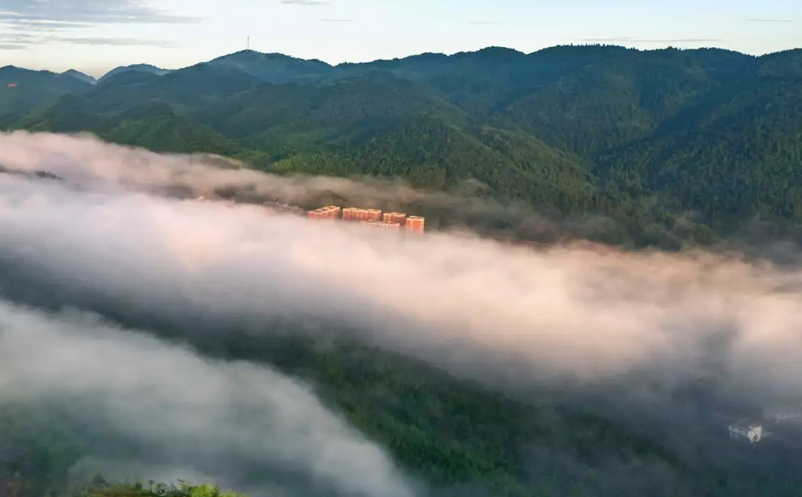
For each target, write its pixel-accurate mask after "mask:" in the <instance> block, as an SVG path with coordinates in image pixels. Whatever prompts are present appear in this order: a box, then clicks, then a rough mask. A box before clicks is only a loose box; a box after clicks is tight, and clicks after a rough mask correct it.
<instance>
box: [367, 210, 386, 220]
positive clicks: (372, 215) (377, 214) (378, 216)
mask: <svg viewBox="0 0 802 497" xmlns="http://www.w3.org/2000/svg"><path fill="white" fill-rule="evenodd" d="M367 213H368V220H369V221H381V220H382V211H381V209H367Z"/></svg>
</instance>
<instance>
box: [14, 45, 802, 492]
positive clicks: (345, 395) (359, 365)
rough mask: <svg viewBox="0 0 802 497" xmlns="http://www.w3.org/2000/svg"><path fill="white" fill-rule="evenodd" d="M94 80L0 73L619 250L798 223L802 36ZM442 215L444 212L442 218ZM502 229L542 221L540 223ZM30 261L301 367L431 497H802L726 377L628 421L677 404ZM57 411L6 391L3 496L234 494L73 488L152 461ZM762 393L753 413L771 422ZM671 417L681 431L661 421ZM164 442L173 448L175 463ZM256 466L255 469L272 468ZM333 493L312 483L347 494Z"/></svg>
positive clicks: (148, 69)
mask: <svg viewBox="0 0 802 497" xmlns="http://www.w3.org/2000/svg"><path fill="white" fill-rule="evenodd" d="M82 79H85V78H78V77H75V75H74V74H67V73H65V74H61V75H58V74H55V73H51V72H46V71H28V70H25V69H19V68H15V67H5V68H2V69H0V83H2V86H0V92H2V93H1V94H0V128H4V129H5V128H10V129H27V130H35V131H53V132H79V131H90V132H93V133H96V134H97V135H99V136H100V137H102V138H103V139H105V140H109V141H113V142H116V143H121V144H129V145H136V146H142V147H146V148H149V149H152V150H155V151H160V152H208V153H217V154H223V155H227V156H231V157H234V158H237V159H241V160H244V161H246V162H248V163H249V164H250V165H251V166H253V167H255V168H258V169H260V170H264V171H270V172H273V173H279V174H285V173H308V174H320V175H338V176H352V175H365V174H367V175H373V176H384V177H401V178H404V179H406V180H407V181H409V182H410V183H411V184H413V185H414V186H416V187H418V188H421V189H426V190H438V191H439V190H445V191H450V192H452V193H453V194H454V195H464V191H465V188H467V187H470V186H471V185H474V186H475V185H476V184H477V183H481V184H482V185H484V186H486V187H487V188H471V189H470V193H469V194H470V195H474V196H482V195H483V196H487V197H491V198H493V199H495V200H498V201H499V202H500V203H502V204H505V205H508V204H509V205H513V206H514V207H515V209H512V208H510V211H514V210H517V212H520V211H523V210H526V209H528V210H526V213H539V214H543V215H547V216H552V217H554V218H555V219H559V220H560V221H564V226H566V227H567V228H566V229H569V230H570V229H575V228H576V227H577V226H579V227H580V228H581V227H582V226H583V225H582V223H583V222H588V223H592V222H593V220H595V219H598V218H600V217H603V216H607V217H608V218H611V219H612V220H613V221H614V223H607V224H605V223H600V224H602V226H601V227H599V228H598V229H597V230H596V231H592V230H591V231H592V232H590V235H591V236H592V237H596V238H598V239H600V240H603V241H608V242H611V243H631V244H635V245H650V244H653V245H658V246H661V247H667V248H676V247H679V246H680V245H681V244H682V243H683V242H686V241H691V242H697V243H708V242H714V241H716V239H717V237H719V236H722V235H726V234H729V233H732V232H734V231H737V230H739V229H740V228H741V226H743V224H744V223H746V222H748V221H750V220H751V219H754V218H755V217H756V216H759V217H760V218H761V219H768V220H770V221H772V222H774V223H777V226H791V227H793V226H794V223H798V222H799V221H802V197H800V194H801V192H800V188H799V187H797V184H798V181H797V180H798V179H800V172H799V171H800V166H802V90H800V89H802V50H794V51H787V52H782V53H776V54H771V55H767V56H762V57H752V56H748V55H744V54H740V53H736V52H731V51H726V50H719V49H700V50H677V49H666V50H654V51H639V50H630V49H625V48H622V47H614V46H561V47H553V48H549V49H545V50H541V51H538V52H535V53H532V54H525V53H521V52H518V51H515V50H510V49H505V48H500V47H491V48H487V49H484V50H480V51H477V52H470V53H459V54H455V55H451V56H446V55H442V54H421V55H416V56H412V57H407V58H403V59H395V60H385V61H376V62H371V63H364V64H341V65H337V66H332V65H329V64H326V63H324V62H321V61H316V60H301V59H297V58H293V57H288V56H285V55H281V54H261V53H257V52H253V51H244V52H238V53H235V54H230V55H227V56H224V57H220V58H217V59H214V60H212V61H209V62H205V63H200V64H196V65H193V66H191V67H187V68H184V69H180V70H174V71H167V70H162V69H158V68H155V67H153V66H146V65H137V66H128V67H126V68H118V69H116V70H114V71H112V73H110V74H108V75H106V76H105V77H104V78H101V79H100V81H99V82H97V84H94V85H93V84H91V82H90V81H85V80H82ZM0 166H2V150H0ZM466 185H467V187H466ZM522 205H523V206H525V208H526V209H525V208H524V207H521V206H522ZM415 212H417V211H415ZM426 215H427V226H428V223H429V219H433V220H434V221H438V218H437V216H438V215H440V214H435V215H433V218H429V217H428V216H429V213H428V212H427V213H426ZM510 217H512V214H510ZM443 218H444V219H445V221H444V224H445V222H446V221H448V219H446V218H447V216H446V215H445V214H443ZM114 221H115V222H116V220H114ZM494 222H497V223H498V225H497V226H494V227H495V228H497V229H504V230H509V231H515V232H516V233H517V234H519V235H520V236H539V235H541V234H540V233H538V232H537V230H538V229H539V228H537V227H532V226H531V225H526V223H521V225H520V226H518V225H516V224H515V223H514V222H513V221H511V220H510V219H506V218H505V219H494ZM433 225H436V222H435V223H433ZM610 226H611V227H610ZM608 227H609V229H608ZM580 228H576V229H580ZM581 229H585V228H581ZM561 234H562V233H557V234H556V235H555V236H559V235H561ZM583 234H585V235H587V234H588V231H583ZM260 254H261V252H260ZM21 266H22V265H21V263H20V261H19V260H18V259H15V258H13V257H8V256H6V257H3V258H0V276H2V278H0V291H2V293H3V298H8V299H10V300H13V301H18V302H22V303H25V304H26V305H29V306H32V307H34V308H39V307H41V308H50V307H52V310H55V309H61V308H64V307H65V306H66V307H78V308H81V309H82V310H86V311H89V312H93V313H97V314H98V315H100V316H103V317H104V318H105V319H108V320H110V321H111V322H113V323H115V325H120V326H121V327H123V328H126V329H129V328H130V329H141V330H148V333H152V334H153V335H156V336H158V337H159V338H164V339H170V340H176V341H182V340H184V339H186V337H187V336H190V335H191V336H192V337H193V339H192V342H191V343H190V344H189V345H191V346H192V349H193V350H197V352H198V354H199V355H200V354H202V355H203V356H204V357H205V358H214V359H219V360H221V361H229V362H233V361H239V362H245V361H248V362H251V363H255V364H269V365H271V366H272V367H275V368H276V369H277V370H278V371H281V372H282V373H283V374H286V375H291V376H292V377H294V378H299V379H301V380H303V381H304V382H306V383H308V384H309V385H311V386H312V387H313V389H314V392H315V394H316V395H318V396H319V398H320V399H321V402H323V403H324V404H325V405H326V407H327V408H330V409H331V410H332V411H335V412H337V413H338V414H341V415H342V417H343V418H344V419H345V420H346V421H347V423H348V424H349V425H351V426H354V427H356V428H357V429H358V430H359V431H360V432H361V433H363V434H364V435H365V436H366V437H367V438H368V439H369V440H370V441H372V442H376V443H377V444H378V445H380V446H381V447H384V448H386V450H387V451H388V453H389V455H390V457H391V459H392V461H394V462H395V463H397V464H398V466H399V467H400V469H401V470H402V471H403V472H404V473H405V474H409V475H411V476H412V477H414V478H416V479H419V480H420V481H421V482H423V483H422V485H421V491H420V493H419V494H417V495H419V496H420V497H428V496H429V495H431V496H446V497H448V496H454V497H497V496H506V497H535V496H537V497H544V496H555V497H557V496H559V497H563V496H608V495H610V496H620V497H628V496H632V497H635V496H638V497H639V496H643V495H649V496H665V497H689V496H690V497H696V496H707V497H754V496H758V495H761V496H762V495H772V496H777V497H786V496H788V497H791V496H795V495H799V489H800V488H802V474H800V473H799V471H798V470H797V464H796V461H798V457H797V454H798V453H799V450H800V448H799V446H795V445H793V444H792V443H791V442H784V441H782V439H781V438H780V437H777V440H778V442H777V443H776V444H774V445H772V444H771V443H769V444H752V445H750V444H743V445H739V446H737V450H736V449H733V447H736V445H727V444H726V438H727V431H726V423H725V422H724V421H722V420H721V419H719V417H717V416H719V413H716V412H713V413H712V414H711V413H710V412H709V411H711V410H712V409H711V410H704V409H701V408H700V407H699V406H700V405H702V404H704V403H707V404H704V405H705V406H707V405H715V403H716V401H717V400H718V399H716V398H715V395H714V394H715V393H716V385H714V384H713V383H714V382H713V380H709V382H708V378H707V377H704V378H698V379H694V380H693V381H694V382H695V383H693V384H692V385H690V386H687V385H684V384H683V385H681V387H682V388H684V389H685V390H682V389H681V388H680V387H677V388H676V390H672V391H671V394H670V398H671V402H672V403H671V404H670V406H671V408H672V410H671V412H670V415H673V414H675V412H680V413H685V414H687V416H688V418H687V419H685V418H683V420H682V421H683V422H686V423H687V424H682V423H681V422H680V421H677V422H676V423H675V424H671V423H673V421H674V420H673V419H670V420H668V421H666V422H665V423H664V425H660V426H659V427H654V426H644V425H646V424H647V423H645V422H644V423H642V424H638V423H635V422H633V423H630V424H628V423H626V422H624V421H622V420H624V419H635V418H638V416H639V415H640V414H642V412H645V410H646V409H653V410H660V409H661V407H663V406H662V404H660V405H658V406H657V407H655V406H654V405H651V404H649V403H648V402H644V405H646V404H649V405H648V406H647V407H642V409H644V411H637V410H635V409H634V408H633V411H632V412H627V413H624V414H622V413H621V412H616V413H615V416H614V415H612V414H611V413H610V412H609V411H605V404H604V402H602V400H600V397H602V396H603V395H602V394H604V395H615V394H616V393H617V392H616V391H612V393H611V392H609V391H606V390H605V391H603V392H602V393H599V392H595V391H594V392H584V391H581V392H580V393H576V397H577V398H573V397H572V398H570V399H569V398H566V397H563V396H561V395H564V393H563V390H562V389H561V388H554V389H550V388H547V387H545V386H544V387H542V388H540V387H532V388H531V389H530V388H529V387H527V388H525V389H524V388H523V387H521V389H520V390H516V389H515V388H513V387H510V388H509V389H507V390H503V391H502V390H498V389H494V388H492V387H491V386H490V385H488V384H486V383H479V382H472V381H466V380H465V379H458V378H457V377H455V376H452V375H450V374H447V373H446V372H444V371H443V370H441V369H439V368H438V367H435V366H434V365H432V364H431V363H426V362H424V361H417V360H413V359H411V358H409V357H407V356H405V355H403V354H401V353H394V352H390V351H387V350H377V349H375V348H372V347H368V346H367V345H365V344H363V343H360V342H359V341H353V340H351V341H349V340H344V339H342V340H337V339H329V338H328V337H329V335H328V334H327V335H326V337H327V339H326V340H321V341H320V342H316V341H315V340H311V339H306V338H300V337H304V336H307V335H304V334H303V333H300V332H298V331H297V330H295V329H294V328H292V326H295V325H296V324H297V323H293V322H292V321H291V319H290V318H287V319H286V320H282V321H281V322H280V323H260V324H259V326H262V325H264V326H265V327H275V328H276V329H278V328H279V327H282V328H281V331H280V332H276V333H272V334H267V335H262V334H259V333H250V332H248V333H241V330H237V329H236V325H232V326H231V329H228V328H226V323H225V322H224V321H223V320H221V321H220V322H218V321H215V320H205V319H204V318H203V317H202V316H201V317H199V316H194V315H184V314H181V313H184V312H188V311H177V315H178V314H181V317H180V319H181V321H176V320H171V319H167V318H162V317H160V314H159V313H158V312H150V311H149V310H148V309H147V306H144V307H141V308H140V307H138V306H134V307H135V308H136V310H135V311H130V312H125V311H124V310H120V308H122V309H125V307H124V306H122V307H121V306H120V302H121V301H122V300H123V297H124V294H123V293H121V294H119V295H116V294H115V295H108V296H106V295H105V294H102V292H98V293H97V294H95V293H91V292H90V293H89V294H87V295H91V297H92V298H89V297H86V298H78V299H77V300H76V302H68V301H64V300H59V298H60V297H61V295H60V294H59V295H56V294H58V293H59V292H65V294H67V293H69V292H70V291H75V292H79V295H80V286H81V285H74V287H75V288H72V285H71V284H69V282H65V281H62V280H58V281H55V282H50V283H48V284H45V283H42V282H38V283H37V281H35V278H41V279H42V281H46V280H47V279H48V278H50V277H51V275H49V274H46V273H47V271H45V270H43V269H42V268H40V267H39V266H37V267H36V268H35V270H34V271H31V272H29V273H26V272H25V271H24V270H23V269H21ZM126 270H128V269H126ZM32 275H33V276H32ZM55 279H57V278H55ZM37 285H41V286H37ZM187 288H188V289H189V286H188V287H187ZM167 305H169V304H167V303H165V306H167ZM622 312H623V311H622ZM176 319H178V318H176ZM326 326H329V327H331V330H327V331H331V334H330V336H332V337H337V336H354V335H353V334H345V333H343V334H338V333H337V332H336V330H333V327H334V326H339V324H338V323H326ZM343 326H344V325H343ZM189 328H192V331H193V333H192V334H189V333H187V332H186V329H189ZM221 328H224V331H225V332H221ZM285 328H286V329H285ZM271 329H272V328H271ZM500 331H502V332H503V331H504V330H500ZM590 331H592V330H590ZM590 331H589V332H590ZM726 331H730V330H729V329H728V330H726ZM268 336H269V337H280V338H266V337H268ZM323 342H325V343H323ZM444 346H448V345H444ZM711 347H713V345H711ZM713 348H715V347H713ZM478 362H480V361H479V360H477V363H478ZM81 364H83V363H81ZM480 366H481V365H479V364H477V368H480ZM505 366H506V364H505ZM135 369H136V368H135ZM511 369H514V368H513V367H512V366H511ZM510 374H514V372H512V373H510ZM635 380H636V381H635V383H634V384H636V385H640V384H641V383H640V382H641V380H642V378H635ZM697 380H698V381H697ZM643 381H646V380H645V379H643ZM627 385H629V384H627ZM196 386H197V385H195V384H190V383H188V387H187V388H195V387H196ZM554 390H559V391H554ZM688 391H690V392H691V393H688ZM571 392H572V395H573V394H574V393H575V392H574V391H573V390H572V391H571ZM143 395H146V392H145V393H143ZM667 395H668V394H667ZM693 396H695V397H694V398H697V399H698V398H701V399H703V402H695V401H691V400H688V399H689V398H690V397H693ZM577 399H578V400H577ZM75 402H82V399H80V398H79V399H77V400H75ZM221 402H226V399H222V400H221ZM722 404H724V402H722ZM42 405H43V406H44V407H45V408H41V406H38V407H40V409H38V410H37V409H33V408H31V409H30V410H29V407H30V406H27V405H23V403H21V402H13V401H11V400H8V399H0V497H45V496H48V497H51V496H63V497H72V496H76V497H77V496H79V495H80V496H93V497H123V496H132V497H156V496H159V497H168V496H169V497H212V496H214V497H233V496H232V495H231V494H221V492H220V489H218V488H216V487H212V486H205V485H201V486H193V485H190V484H189V483H187V484H184V485H180V486H178V487H167V486H164V485H159V484H151V483H142V484H133V483H131V484H124V485H118V484H109V483H106V482H105V481H104V480H103V479H102V478H100V477H98V478H95V480H94V481H92V482H91V484H87V483H86V482H85V481H84V482H82V484H81V485H76V484H75V482H74V481H73V479H72V478H73V476H74V475H72V474H70V469H71V468H73V467H74V465H75V463H76V461H80V460H81V459H82V457H83V456H85V455H87V454H90V455H95V454H97V453H101V454H111V455H117V456H119V455H120V454H123V455H125V454H126V453H127V452H132V451H135V450H134V449H132V448H131V447H132V441H131V440H130V439H127V438H126V437H125V436H120V435H119V434H114V433H111V432H110V431H111V430H108V429H107V428H106V427H104V426H97V427H94V426H93V427H87V426H86V424H87V422H86V420H83V419H75V417H73V418H71V417H70V412H69V410H66V409H65V412H58V411H57V409H56V408H57V407H58V403H57V402H53V403H52V404H48V403H46V402H43V403H42ZM132 405H134V406H135V400H132ZM622 405H623V403H622ZM629 407H630V406H629V405H627V408H629ZM726 407H727V408H729V407H731V406H729V405H728V406H726ZM738 407H739V409H738V414H739V415H740V414H741V411H740V407H741V406H738ZM748 407H749V410H748V414H749V415H752V414H754V413H756V412H758V409H757V408H756V407H755V406H752V405H750V406H748ZM744 410H746V409H744ZM753 410H754V412H753ZM128 414H130V416H132V417H134V416H138V413H137V412H136V410H135V409H132V410H131V413H128ZM661 414H662V412H660V413H658V414H655V413H654V412H651V411H650V415H652V416H653V417H654V418H655V419H657V418H659V416H660V415H661ZM761 415H762V414H761ZM73 416H74V415H73ZM666 416H669V414H666ZM644 419H645V418H644ZM649 419H652V418H649ZM688 420H691V421H688ZM191 421H192V420H191V419H190V420H188V422H190V423H191ZM670 422H671V423H670ZM82 423H84V424H82ZM666 426H671V429H672V430H673V431H671V432H670V433H667V432H666V431H661V430H663V429H664V428H666ZM90 428H92V429H90ZM93 429H94V431H93ZM85 433H91V434H92V436H93V437H94V438H92V437H83V436H82V434H85ZM683 437H686V439H683ZM722 439H724V442H722ZM689 440H692V441H693V443H690V442H688V441H689ZM794 440H796V439H793V440H792V442H793V441H794ZM245 442H248V441H245ZM167 444H168V442H167V441H165V442H164V444H163V445H160V447H163V448H164V449H165V452H166V454H167V455H165V456H164V458H165V459H169V455H170V452H169V451H168V450H167V449H168V447H167ZM733 444H736V442H733ZM98 448H101V449H103V450H98ZM104 451H105V452H104ZM157 455H158V454H146V455H144V456H143V457H145V456H153V458H154V459H157V458H156V456H157ZM338 456H339V454H338ZM342 457H349V454H342ZM170 462H171V463H174V464H178V463H182V462H183V461H170ZM232 465H233V463H232ZM181 469H183V467H181ZM236 469H237V470H238V471H240V470H241V473H238V475H239V476H241V477H242V481H245V480H248V479H249V478H252V479H253V480H258V479H259V478H260V477H262V476H263V475H254V474H251V470H252V469H253V468H236ZM283 476H286V475H283ZM292 477H297V478H299V477H298V476H297V475H290V476H289V477H288V478H292ZM259 481H262V480H259ZM317 490H319V491H320V493H319V494H312V493H303V492H301V493H299V494H298V495H310V496H311V497H315V496H316V495H324V496H326V497H328V496H330V495H333V493H332V491H330V490H328V489H323V490H320V489H317ZM349 495H352V494H349ZM259 497H261V496H259Z"/></svg>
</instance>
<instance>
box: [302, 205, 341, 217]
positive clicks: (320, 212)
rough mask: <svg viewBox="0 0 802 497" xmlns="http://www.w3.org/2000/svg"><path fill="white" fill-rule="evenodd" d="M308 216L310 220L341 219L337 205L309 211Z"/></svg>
mask: <svg viewBox="0 0 802 497" xmlns="http://www.w3.org/2000/svg"><path fill="white" fill-rule="evenodd" d="M307 216H308V217H309V218H310V219H340V208H339V207H337V206H336V205H327V206H325V207H319V208H317V209H315V210H313V211H309V213H308V214H307Z"/></svg>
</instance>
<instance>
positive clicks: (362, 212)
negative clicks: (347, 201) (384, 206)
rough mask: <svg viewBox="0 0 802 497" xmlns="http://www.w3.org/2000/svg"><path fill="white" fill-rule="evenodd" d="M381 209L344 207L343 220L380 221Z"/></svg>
mask: <svg viewBox="0 0 802 497" xmlns="http://www.w3.org/2000/svg"><path fill="white" fill-rule="evenodd" d="M381 219H382V211H381V210H379V209H362V208H359V207H346V208H344V209H343V220H344V221H381Z"/></svg>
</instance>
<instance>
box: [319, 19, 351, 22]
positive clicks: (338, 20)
mask: <svg viewBox="0 0 802 497" xmlns="http://www.w3.org/2000/svg"><path fill="white" fill-rule="evenodd" d="M321 21H323V22H351V19H332V18H323V19H321Z"/></svg>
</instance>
